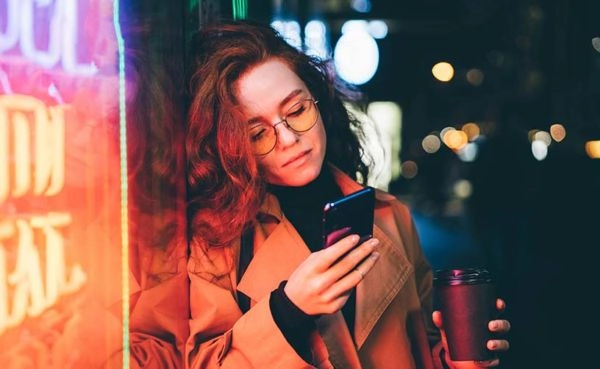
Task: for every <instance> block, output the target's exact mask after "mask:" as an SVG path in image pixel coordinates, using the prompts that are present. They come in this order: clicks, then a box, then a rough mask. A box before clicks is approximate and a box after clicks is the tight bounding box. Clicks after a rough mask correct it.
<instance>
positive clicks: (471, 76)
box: [467, 68, 484, 86]
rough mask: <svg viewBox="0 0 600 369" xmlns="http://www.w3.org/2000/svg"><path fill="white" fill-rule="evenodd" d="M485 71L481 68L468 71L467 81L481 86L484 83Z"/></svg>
mask: <svg viewBox="0 0 600 369" xmlns="http://www.w3.org/2000/svg"><path fill="white" fill-rule="evenodd" d="M483 78H484V76H483V72H482V71H481V70H480V69H477V68H473V69H469V70H468V71H467V82H469V83H470V84H471V85H473V86H480V85H481V84H482V83H483Z"/></svg>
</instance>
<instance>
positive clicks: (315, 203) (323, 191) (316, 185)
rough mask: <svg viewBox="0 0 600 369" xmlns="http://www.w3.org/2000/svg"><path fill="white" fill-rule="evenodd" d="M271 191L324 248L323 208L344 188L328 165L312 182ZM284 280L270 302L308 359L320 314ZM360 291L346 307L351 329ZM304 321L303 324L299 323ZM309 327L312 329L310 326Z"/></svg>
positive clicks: (307, 238) (313, 244)
mask: <svg viewBox="0 0 600 369" xmlns="http://www.w3.org/2000/svg"><path fill="white" fill-rule="evenodd" d="M269 191H270V192H271V193H272V194H273V195H275V196H276V197H277V199H278V200H279V203H280V206H281V209H282V211H283V214H284V215H285V216H286V218H287V219H288V220H289V221H290V222H291V223H292V225H293V226H294V227H295V228H296V230H297V231H298V233H299V234H300V236H301V237H302V239H303V240H304V242H305V243H306V245H307V246H308V247H309V249H310V250H311V251H312V252H315V251H319V250H321V248H322V235H321V232H322V229H323V228H322V224H321V221H322V212H323V206H324V205H325V203H327V202H330V201H332V200H335V199H338V198H340V197H341V196H342V191H341V190H340V188H339V187H338V185H337V184H336V182H335V180H334V178H333V174H332V173H331V171H330V170H329V168H328V167H326V166H324V167H323V169H322V170H321V173H320V174H319V176H318V177H317V178H316V179H315V180H314V181H312V182H310V183H309V184H307V185H305V186H301V187H284V186H275V185H271V186H269ZM284 286H285V283H282V284H281V285H280V286H279V288H278V289H277V290H275V291H273V293H272V295H271V300H270V305H271V311H272V314H273V319H274V320H275V323H276V324H277V326H278V327H279V329H280V330H281V332H282V333H283V335H284V336H285V337H286V339H287V340H288V342H289V343H290V344H291V345H292V347H294V349H295V350H296V351H297V352H298V354H299V355H300V356H302V357H304V358H305V359H308V356H309V355H310V347H309V346H307V345H308V336H309V334H310V330H312V329H314V324H304V323H306V322H307V321H310V322H314V319H315V318H316V317H311V316H309V315H307V314H304V313H303V312H302V311H301V310H300V309H298V308H297V307H296V306H295V305H294V304H293V303H292V302H291V301H290V300H289V299H288V298H287V296H286V295H285V293H284V291H283V287H284ZM355 303H356V295H355V292H354V291H352V293H351V294H350V297H349V298H348V301H347V302H346V304H345V305H344V307H343V308H342V313H343V315H344V318H345V320H346V324H347V325H348V328H349V330H350V332H353V328H354V312H355ZM298 322H302V324H298ZM307 328H308V329H307Z"/></svg>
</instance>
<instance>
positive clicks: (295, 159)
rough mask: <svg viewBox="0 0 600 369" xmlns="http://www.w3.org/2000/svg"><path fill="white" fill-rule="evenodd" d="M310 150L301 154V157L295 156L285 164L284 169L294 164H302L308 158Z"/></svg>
mask: <svg viewBox="0 0 600 369" xmlns="http://www.w3.org/2000/svg"><path fill="white" fill-rule="evenodd" d="M309 152H310V150H306V151H303V152H301V153H300V154H299V155H296V156H294V157H293V158H292V159H290V160H288V161H286V162H285V164H283V166H284V167H287V166H288V165H292V164H301V162H302V161H303V160H304V159H306V158H307V157H308V153H309Z"/></svg>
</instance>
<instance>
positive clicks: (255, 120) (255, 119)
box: [248, 88, 304, 124]
mask: <svg viewBox="0 0 600 369" xmlns="http://www.w3.org/2000/svg"><path fill="white" fill-rule="evenodd" d="M302 92H304V90H302V89H301V88H297V89H295V90H293V91H292V92H290V93H289V94H288V95H287V96H286V97H284V98H283V100H281V102H280V103H279V110H281V109H283V107H284V106H285V105H286V104H287V103H289V102H290V101H291V100H292V99H293V98H294V97H296V96H298V95H300V94H301V93H302ZM261 121H262V119H261V117H252V118H250V119H248V124H255V123H260V122H261Z"/></svg>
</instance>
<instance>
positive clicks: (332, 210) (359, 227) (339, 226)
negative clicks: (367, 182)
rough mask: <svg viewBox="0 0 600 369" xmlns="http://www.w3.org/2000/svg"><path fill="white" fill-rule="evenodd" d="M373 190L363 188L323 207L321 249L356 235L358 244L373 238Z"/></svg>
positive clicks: (371, 188)
mask: <svg viewBox="0 0 600 369" xmlns="http://www.w3.org/2000/svg"><path fill="white" fill-rule="evenodd" d="M374 209H375V189H373V187H365V188H363V189H362V190H359V191H357V192H354V193H351V194H349V195H347V196H344V197H342V198H340V199H337V200H334V201H331V202H328V203H326V204H325V206H324V207H323V232H322V243H323V247H329V246H331V245H332V244H334V243H335V242H337V241H339V240H340V239H342V238H343V237H345V236H347V235H349V234H352V233H356V234H358V235H359V236H360V239H361V240H360V242H359V243H361V242H364V241H366V240H368V239H369V238H371V237H373V217H374Z"/></svg>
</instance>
